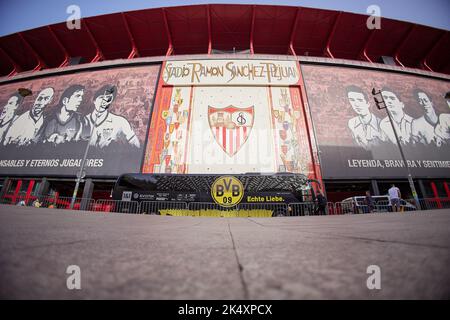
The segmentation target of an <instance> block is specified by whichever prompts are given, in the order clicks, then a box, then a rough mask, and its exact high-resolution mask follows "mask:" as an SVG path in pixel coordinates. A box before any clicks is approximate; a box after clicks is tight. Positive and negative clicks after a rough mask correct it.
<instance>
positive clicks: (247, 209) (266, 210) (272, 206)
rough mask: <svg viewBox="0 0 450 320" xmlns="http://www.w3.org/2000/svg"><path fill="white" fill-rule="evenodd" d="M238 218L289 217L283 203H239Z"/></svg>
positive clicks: (286, 207) (285, 205)
mask: <svg viewBox="0 0 450 320" xmlns="http://www.w3.org/2000/svg"><path fill="white" fill-rule="evenodd" d="M238 211H239V217H284V216H288V215H289V209H288V206H287V204H285V203H241V204H239V206H238Z"/></svg>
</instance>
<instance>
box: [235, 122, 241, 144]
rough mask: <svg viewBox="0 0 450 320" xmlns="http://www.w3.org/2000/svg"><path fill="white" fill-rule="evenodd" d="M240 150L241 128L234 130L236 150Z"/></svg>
mask: <svg viewBox="0 0 450 320" xmlns="http://www.w3.org/2000/svg"><path fill="white" fill-rule="evenodd" d="M240 148H241V127H237V128H236V150H239V149H240Z"/></svg>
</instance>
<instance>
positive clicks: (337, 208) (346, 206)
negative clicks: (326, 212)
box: [334, 202, 356, 214]
mask: <svg viewBox="0 0 450 320" xmlns="http://www.w3.org/2000/svg"><path fill="white" fill-rule="evenodd" d="M355 211H356V209H355V205H354V204H353V203H351V202H336V203H335V204H334V214H353V213H355Z"/></svg>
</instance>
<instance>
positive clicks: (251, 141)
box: [143, 60, 314, 177]
mask: <svg viewBox="0 0 450 320" xmlns="http://www.w3.org/2000/svg"><path fill="white" fill-rule="evenodd" d="M174 68H176V69H174ZM214 70H215V71H214ZM162 73H163V74H162V79H163V81H164V82H165V84H166V86H164V87H162V89H161V91H160V98H159V101H156V102H155V110H154V113H153V118H152V123H151V127H150V130H149V137H148V145H147V151H146V157H145V162H144V166H143V171H144V172H155V173H205V174H207V173H246V172H265V173H273V172H295V173H303V174H305V175H307V176H310V177H313V176H314V170H313V166H312V159H311V154H310V151H309V141H308V134H307V129H306V124H305V115H304V111H303V105H302V101H301V98H300V90H299V87H298V86H297V85H298V81H299V79H300V77H299V69H298V66H297V63H296V62H295V61H282V62H278V61H263V60H249V61H247V60H211V61H200V60H198V61H178V62H176V63H175V62H168V63H167V64H166V66H165V68H164V69H163V72H162ZM183 75H184V76H183ZM249 77H250V78H251V79H249ZM253 77H254V78H255V79H253ZM171 84H175V85H176V86H170V85H171ZM193 84H195V85H193ZM273 84H276V86H272V85H273ZM292 84H295V85H296V86H289V85H292Z"/></svg>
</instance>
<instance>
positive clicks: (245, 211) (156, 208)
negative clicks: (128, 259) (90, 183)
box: [0, 193, 450, 217]
mask: <svg viewBox="0 0 450 320" xmlns="http://www.w3.org/2000/svg"><path fill="white" fill-rule="evenodd" d="M36 200H38V201H39V205H37V203H36ZM70 201H71V197H60V196H53V195H35V194H31V195H26V194H25V193H20V194H16V195H11V194H9V195H8V194H7V195H5V196H4V197H3V198H2V199H0V203H2V204H9V205H25V206H40V207H45V208H58V209H69V208H70ZM419 202H420V207H421V209H422V210H435V209H449V208H450V198H426V199H419ZM414 205H415V203H414V199H406V202H404V201H402V202H401V205H400V211H403V212H407V211H415V210H416V209H415V207H414ZM74 210H84V211H94V212H104V213H107V212H118V213H129V214H156V215H167V216H207V217H276V216H313V215H344V214H366V213H384V212H392V211H393V210H392V206H391V204H390V202H389V201H387V200H380V201H377V202H376V203H374V205H373V207H369V206H367V205H366V204H364V203H356V202H347V201H346V202H328V203H327V205H326V206H325V207H324V208H320V207H319V206H318V205H317V203H315V202H301V203H290V204H285V203H241V204H239V205H236V206H233V207H229V208H228V207H222V206H220V205H218V204H216V203H206V202H190V203H187V202H171V201H144V202H140V203H139V202H137V201H121V200H109V199H99V200H94V199H90V198H76V200H75V205H74Z"/></svg>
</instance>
